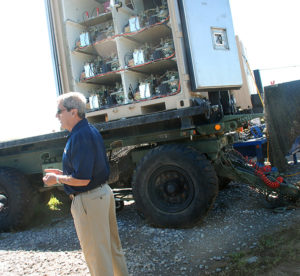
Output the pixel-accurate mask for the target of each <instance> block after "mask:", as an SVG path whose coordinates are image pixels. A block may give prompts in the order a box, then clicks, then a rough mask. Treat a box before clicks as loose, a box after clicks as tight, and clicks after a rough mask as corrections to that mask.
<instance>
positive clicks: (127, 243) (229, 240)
mask: <svg viewBox="0 0 300 276" xmlns="http://www.w3.org/2000/svg"><path fill="white" fill-rule="evenodd" d="M293 171H294V172H296V171H300V166H299V165H298V166H294V167H293ZM293 171H292V172H293ZM298 178H299V176H298ZM299 222H300V209H299V208H298V209H290V210H286V211H283V212H275V210H274V209H270V208H268V205H267V204H266V203H265V201H264V200H263V198H262V196H261V195H259V194H257V193H256V192H255V191H254V190H253V189H251V188H249V187H247V186H246V185H243V184H240V183H231V184H230V185H229V186H228V188H226V189H224V190H222V191H220V193H219V195H218V197H217V200H216V202H215V204H214V207H213V209H212V210H211V211H210V212H209V214H208V216H207V217H206V219H205V220H204V222H202V223H201V224H200V225H199V226H196V227H194V228H191V229H158V228H151V227H149V226H148V225H146V224H145V222H144V221H143V220H142V219H141V218H140V217H139V216H138V215H137V214H136V212H135V206H134V203H131V204H127V205H126V206H125V208H124V209H123V210H122V211H121V212H119V213H118V225H119V232H120V237H121V240H122V244H123V249H124V251H125V254H126V259H127V264H128V269H129V272H130V275H134V276H135V275H138V276H141V275H205V274H214V273H218V272H220V271H222V270H224V268H223V265H224V263H226V260H227V259H228V256H229V254H232V253H234V252H238V251H241V250H245V249H249V248H254V247H256V246H257V244H258V239H259V238H260V237H261V236H262V235H264V234H270V233H272V231H277V230H280V229H282V228H284V227H287V226H289V225H292V224H293V223H299ZM0 259H1V263H0V274H1V275H89V274H88V270H87V267H86V264H85V261H84V259H83V255H82V252H81V249H80V246H79V242H78V240H77V236H76V233H75V229H74V225H73V221H72V218H71V216H70V214H68V215H66V216H65V217H60V218H53V219H52V221H51V223H50V224H48V225H46V226H39V227H34V228H31V229H30V230H26V231H22V232H15V233H0ZM254 261H255V260H254ZM221 267H222V268H221ZM225 269H226V268H225Z"/></svg>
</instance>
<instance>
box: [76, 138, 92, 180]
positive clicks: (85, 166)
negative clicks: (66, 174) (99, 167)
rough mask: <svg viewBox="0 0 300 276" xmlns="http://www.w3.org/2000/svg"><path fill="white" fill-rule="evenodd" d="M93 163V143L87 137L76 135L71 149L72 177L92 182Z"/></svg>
mask: <svg viewBox="0 0 300 276" xmlns="http://www.w3.org/2000/svg"><path fill="white" fill-rule="evenodd" d="M94 161H95V152H94V150H93V141H92V139H91V136H89V135H82V134H79V135H76V137H74V139H73V143H72V149H71V163H72V167H73V172H72V177H74V178H77V179H82V180H92V176H93V168H94Z"/></svg>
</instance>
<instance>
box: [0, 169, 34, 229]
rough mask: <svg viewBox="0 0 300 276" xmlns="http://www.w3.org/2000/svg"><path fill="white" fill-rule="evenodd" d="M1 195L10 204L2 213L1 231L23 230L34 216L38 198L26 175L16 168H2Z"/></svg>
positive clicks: (0, 220) (0, 179) (0, 173)
mask: <svg viewBox="0 0 300 276" xmlns="http://www.w3.org/2000/svg"><path fill="white" fill-rule="evenodd" d="M0 193H1V194H2V193H4V194H5V196H6V197H7V200H8V203H7V208H6V209H5V211H3V212H1V213H0V231H12V230H19V229H23V228H24V227H25V226H26V225H28V223H29V221H30V219H31V218H32V216H33V213H34V208H35V204H36V202H37V197H36V195H35V191H34V189H33V187H32V186H31V185H30V183H29V182H28V180H27V179H26V177H25V175H24V174H22V173H21V172H19V171H18V170H16V169H14V168H6V167H2V168H0Z"/></svg>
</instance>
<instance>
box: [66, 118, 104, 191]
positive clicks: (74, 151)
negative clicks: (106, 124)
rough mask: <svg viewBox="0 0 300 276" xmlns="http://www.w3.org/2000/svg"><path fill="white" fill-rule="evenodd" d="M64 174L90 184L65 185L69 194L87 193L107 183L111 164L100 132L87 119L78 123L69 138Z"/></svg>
mask: <svg viewBox="0 0 300 276" xmlns="http://www.w3.org/2000/svg"><path fill="white" fill-rule="evenodd" d="M62 163H63V174H64V175H71V176H72V177H74V178H77V179H83V180H87V179H90V182H89V184H88V185H87V186H76V187H75V186H70V185H67V184H65V185H64V189H65V192H66V193H67V194H73V193H76V192H85V191H88V190H91V189H94V188H96V187H97V186H99V185H100V184H103V183H105V182H106V181H107V180H108V177H109V163H108V160H107V156H106V151H105V147H104V143H103V139H102V136H101V134H100V133H99V131H98V130H97V129H96V128H95V127H94V126H92V125H90V124H89V123H88V121H87V119H83V120H81V121H80V122H78V123H77V124H76V125H75V126H74V128H73V129H72V131H71V133H70V134H69V136H68V140H67V143H66V146H65V149H64V153H63V158H62Z"/></svg>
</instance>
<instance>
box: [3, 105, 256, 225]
mask: <svg viewBox="0 0 300 276" xmlns="http://www.w3.org/2000/svg"><path fill="white" fill-rule="evenodd" d="M207 108H208V106H206V105H202V106H194V107H189V108H186V109H180V110H172V111H164V112H159V113H155V114H150V115H146V116H145V115H143V116H137V117H134V118H127V119H123V120H118V121H112V122H106V123H98V124H94V125H95V126H96V128H97V129H98V130H99V131H100V133H101V134H102V136H103V138H104V142H105V145H106V149H107V153H108V157H109V161H110V166H111V175H110V179H109V184H110V185H111V187H112V188H113V189H114V190H116V191H118V193H120V191H125V192H128V191H129V193H131V190H132V194H133V198H134V200H135V203H136V208H137V210H138V212H139V213H140V214H142V215H143V216H144V217H145V218H146V219H147V220H148V221H149V222H150V223H151V224H154V225H157V226H161V227H182V226H188V225H193V224H195V223H196V222H198V221H199V220H201V219H202V218H203V217H204V216H205V214H206V213H207V212H208V210H209V209H210V208H211V207H212V205H213V203H214V199H215V198H216V196H217V194H218V172H217V171H216V169H215V168H214V165H215V164H217V163H218V160H219V157H220V156H219V154H220V150H221V149H222V148H224V147H225V146H226V145H228V144H230V143H232V142H233V141H234V140H235V139H236V133H235V130H236V129H237V128H238V127H239V126H242V125H243V124H245V123H246V122H247V121H248V120H249V119H251V117H252V116H250V115H227V116H224V117H223V118H222V119H221V120H219V121H218V122H216V123H208V122H207V119H205V117H206V116H207ZM205 121H206V123H204V122H205ZM66 136H67V132H57V133H50V134H46V135H41V136H36V137H30V138H25V139H20V140H13V141H8V142H2V143H0V204H1V206H0V208H1V209H0V229H1V230H9V229H14V228H20V227H24V226H25V225H26V224H27V223H28V221H29V220H30V219H31V215H32V213H33V211H34V209H35V204H36V203H37V202H38V200H39V199H40V198H42V197H44V195H45V194H47V193H48V191H49V189H50V188H47V187H44V185H43V182H42V177H43V169H45V168H60V167H61V158H62V153H63V149H64V145H65V142H66ZM221 176H222V175H220V177H221ZM222 179H224V177H223V178H222ZM56 188H61V187H56ZM56 188H55V189H56ZM118 193H116V194H118ZM121 194H122V193H121ZM123 195H124V194H123ZM46 198H47V196H46ZM118 200H121V199H120V198H118ZM119 203H120V204H122V201H121V202H119Z"/></svg>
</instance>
